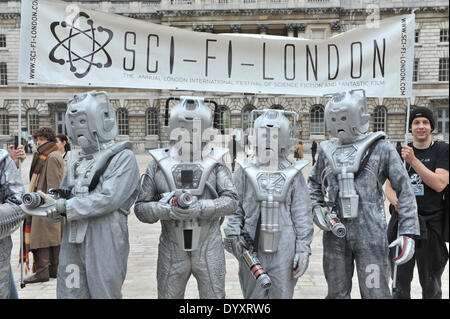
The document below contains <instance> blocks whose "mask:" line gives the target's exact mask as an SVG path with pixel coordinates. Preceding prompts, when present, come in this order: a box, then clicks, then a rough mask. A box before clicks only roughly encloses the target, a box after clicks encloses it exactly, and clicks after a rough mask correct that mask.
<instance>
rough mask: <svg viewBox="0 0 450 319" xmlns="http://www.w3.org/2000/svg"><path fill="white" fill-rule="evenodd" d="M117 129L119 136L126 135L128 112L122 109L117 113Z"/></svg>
mask: <svg viewBox="0 0 450 319" xmlns="http://www.w3.org/2000/svg"><path fill="white" fill-rule="evenodd" d="M117 127H118V131H119V135H128V111H127V110H126V109H124V108H120V109H119V110H118V111H117Z"/></svg>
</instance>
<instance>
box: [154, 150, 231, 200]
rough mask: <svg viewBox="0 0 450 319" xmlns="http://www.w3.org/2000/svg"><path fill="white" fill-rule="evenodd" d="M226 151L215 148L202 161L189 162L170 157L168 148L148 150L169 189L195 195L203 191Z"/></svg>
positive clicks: (199, 194)
mask: <svg viewBox="0 0 450 319" xmlns="http://www.w3.org/2000/svg"><path fill="white" fill-rule="evenodd" d="M227 152H228V150H227V149H216V150H214V151H212V152H211V153H210V155H209V156H208V157H206V158H205V159H204V160H203V161H201V162H194V163H191V162H180V161H178V160H175V159H173V158H171V157H170V156H169V150H168V149H156V150H150V151H149V153H150V155H151V156H152V157H153V158H154V159H155V161H156V162H157V163H158V167H159V168H160V169H161V171H162V172H163V174H164V177H165V178H166V181H167V184H168V186H169V189H170V191H174V190H186V191H189V192H190V193H191V194H192V195H195V196H201V195H202V194H203V193H204V190H205V186H206V182H207V181H208V177H209V175H210V174H211V172H212V170H213V168H214V167H215V166H216V165H217V164H218V163H219V162H220V160H221V159H222V157H223V156H224V155H225V154H226V153H227Z"/></svg>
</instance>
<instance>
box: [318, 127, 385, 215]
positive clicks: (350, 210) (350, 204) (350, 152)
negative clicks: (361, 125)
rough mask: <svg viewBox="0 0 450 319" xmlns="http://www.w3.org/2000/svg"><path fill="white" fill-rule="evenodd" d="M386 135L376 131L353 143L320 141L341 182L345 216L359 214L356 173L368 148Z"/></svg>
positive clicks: (340, 192) (342, 212) (340, 199)
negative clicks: (355, 181)
mask: <svg viewBox="0 0 450 319" xmlns="http://www.w3.org/2000/svg"><path fill="white" fill-rule="evenodd" d="M385 136H386V134H385V133H384V132H376V133H371V134H368V135H366V136H365V137H364V138H362V139H360V140H358V141H356V142H354V143H352V144H340V143H339V140H338V139H332V140H329V141H323V142H321V143H320V147H321V148H322V150H323V152H324V154H325V156H326V158H327V160H328V162H329V163H330V167H331V169H332V171H333V174H334V175H336V176H337V179H338V182H339V208H340V212H341V215H342V217H343V218H356V217H357V216H358V203H359V196H358V195H357V194H356V191H355V184H354V176H355V175H354V174H355V173H356V172H357V171H358V169H359V166H360V164H361V161H362V159H363V156H364V155H365V154H366V151H367V150H368V148H369V147H370V146H371V145H372V144H373V143H374V142H375V141H377V140H379V139H380V138H382V137H385Z"/></svg>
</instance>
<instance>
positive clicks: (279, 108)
mask: <svg viewBox="0 0 450 319" xmlns="http://www.w3.org/2000/svg"><path fill="white" fill-rule="evenodd" d="M270 108H271V109H272V110H284V107H283V106H281V105H280V104H274V105H272V106H271V107H270Z"/></svg>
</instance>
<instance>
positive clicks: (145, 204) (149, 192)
mask: <svg viewBox="0 0 450 319" xmlns="http://www.w3.org/2000/svg"><path fill="white" fill-rule="evenodd" d="M156 169H157V164H156V162H155V161H153V162H151V163H150V165H149V166H148V167H147V170H146V172H145V175H144V179H143V181H142V185H141V186H140V190H139V195H138V198H137V200H136V204H135V206H134V213H135V215H136V217H137V218H138V219H139V220H140V221H141V222H143V223H149V224H153V223H156V222H157V221H159V220H169V219H170V217H169V214H170V210H171V205H170V204H169V203H168V202H165V201H155V198H156V197H157V196H158V195H160V194H158V191H157V187H156V183H155V179H154V176H155V173H156Z"/></svg>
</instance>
